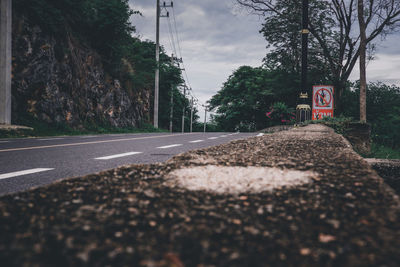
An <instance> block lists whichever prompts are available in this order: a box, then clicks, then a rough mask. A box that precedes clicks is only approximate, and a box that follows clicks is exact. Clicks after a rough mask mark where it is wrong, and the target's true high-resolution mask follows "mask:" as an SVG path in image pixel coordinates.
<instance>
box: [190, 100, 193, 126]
mask: <svg viewBox="0 0 400 267" xmlns="http://www.w3.org/2000/svg"><path fill="white" fill-rule="evenodd" d="M192 131H193V96H192V101H191V109H190V132H192Z"/></svg>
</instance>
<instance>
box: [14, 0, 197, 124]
mask: <svg viewBox="0 0 400 267" xmlns="http://www.w3.org/2000/svg"><path fill="white" fill-rule="evenodd" d="M13 8H14V12H13V14H14V17H15V19H16V21H18V20H21V19H23V21H24V22H23V23H27V24H29V25H30V26H31V27H35V26H37V27H38V28H39V29H40V34H41V35H42V36H49V37H50V38H53V39H54V40H55V41H54V43H55V45H54V44H53V43H52V42H50V44H49V46H50V47H51V48H50V49H54V52H55V54H56V58H57V61H59V62H58V63H60V64H62V63H66V64H68V65H71V58H72V59H74V58H75V55H73V52H72V51H71V44H68V42H71V40H74V41H73V43H74V44H73V45H74V46H75V47H74V48H76V47H78V48H77V49H78V50H79V49H80V47H85V48H88V49H90V50H92V51H94V52H96V54H98V55H99V56H100V58H101V63H102V66H103V67H104V71H105V75H104V78H101V79H104V81H103V82H102V83H103V84H115V83H114V80H118V81H119V84H120V85H121V89H122V90H124V91H125V92H126V94H127V95H128V97H129V98H130V103H132V106H133V105H135V106H136V105H137V106H138V108H136V109H137V110H140V112H138V113H143V112H144V113H145V114H144V116H140V118H139V119H137V120H136V121H140V124H142V123H145V124H146V123H151V118H152V109H153V108H152V103H153V100H152V99H153V95H154V72H155V67H156V62H155V44H154V43H153V42H152V41H142V40H140V39H139V38H137V37H135V36H134V33H135V26H134V25H133V24H132V20H133V21H134V18H135V16H140V12H139V11H137V10H132V9H131V6H130V5H129V1H128V0H57V1H54V0H14V1H13ZM30 32H31V31H28V33H30ZM25 34H26V33H25ZM16 36H17V35H16ZM42 39H44V40H49V39H48V38H47V39H46V38H42ZM32 42H33V41H32ZM32 42H31V43H32ZM76 43H78V46H76ZM35 45H36V46H38V45H40V46H42V45H43V44H41V43H38V44H35ZM45 46H46V47H47V44H46V45H45ZM34 53H35V52H34ZM21 54H22V53H21ZM20 57H21V55H20ZM89 57H90V56H89ZM160 57H161V59H160V78H161V83H160V109H161V110H164V111H165V112H162V113H161V114H160V119H159V125H160V126H161V127H162V128H164V129H167V128H168V126H169V111H170V94H171V93H172V92H173V94H174V102H175V105H174V115H175V116H174V128H175V130H178V129H179V125H180V123H178V120H179V118H180V117H181V113H182V109H183V107H184V106H185V107H186V110H188V109H189V101H188V99H186V98H185V97H184V96H183V94H182V93H181V92H180V91H179V90H178V89H177V88H179V86H180V85H181V84H182V83H183V78H182V75H181V70H180V69H179V68H178V67H177V66H175V65H173V64H171V60H170V57H169V56H167V55H166V54H165V52H164V50H163V49H161V55H160ZM66 58H69V59H68V60H65V59H66ZM36 60H37V61H40V59H36ZM80 60H83V61H85V60H86V58H82V59H80ZM21 62H22V63H23V64H24V63H25V62H23V61H21ZM77 62H78V64H79V60H78V61H77ZM52 63H53V62H52ZM58 63H57V62H54V64H58ZM95 64H97V63H95ZM20 65H21V64H20ZM25 65H26V64H25ZM32 65H34V64H32ZM97 67H99V66H97ZM100 67H101V66H100ZM78 68H79V67H78ZM85 68H87V67H86V66H85V67H84V69H85ZM101 68H102V67H101ZM59 69H65V68H64V67H60V68H59ZM35 72H36V71H35V70H33V71H31V73H35ZM52 72H55V71H52ZM47 73H49V72H47ZM71 73H72V75H74V69H73V68H72V71H71ZM18 74H19V73H18ZM43 76H45V75H43ZM92 76H96V73H94V74H93V75H92ZM97 76H98V75H97ZM100 76H101V75H100ZM19 78H20V77H19ZM23 78H25V77H23ZM74 78H76V79H85V78H84V77H78V76H77V77H74ZM46 79H47V80H42V81H36V80H35V83H36V82H37V83H38V84H39V85H38V86H35V88H27V89H23V90H25V91H24V92H23V93H24V94H25V95H24V96H23V97H20V95H18V94H20V91H22V90H20V89H19V88H13V91H14V92H17V91H18V93H15V96H16V98H17V101H16V102H21V103H17V104H18V108H16V110H17V112H18V113H21V116H15V117H16V118H17V121H14V123H18V122H20V123H23V121H24V123H25V124H27V122H26V121H28V124H30V123H29V121H30V119H29V118H30V117H34V118H35V120H39V121H40V120H42V117H43V116H41V115H40V114H39V115H38V114H32V112H31V111H32V110H39V109H40V108H37V107H38V106H40V107H47V106H48V104H47V103H45V104H42V103H41V101H43V98H44V97H43V96H42V95H41V93H37V92H31V93H29V94H27V93H25V92H26V91H29V90H31V91H32V90H37V89H36V88H38V87H39V88H40V87H46V86H47V87H51V86H52V85H49V84H54V83H56V86H55V87H57V88H55V89H53V88H50V89H48V88H47V87H46V90H44V89H41V90H42V91H49V90H50V91H51V90H54V91H57V90H59V89H58V88H59V87H63V88H64V89H62V90H65V91H66V92H72V93H69V94H71V95H73V94H74V93H75V91H74V90H75V87H76V86H75V87H74V85H73V84H68V83H67V84H65V82H64V81H63V82H61V84H57V83H58V81H56V82H54V78H53V80H51V77H50V78H49V77H47V78H46ZM31 80H32V79H31ZM49 81H51V82H49ZM15 84H16V85H15V86H19V85H20V84H21V83H15ZM25 84H26V83H25ZM31 84H33V83H30V85H31ZM93 84H94V85H93ZM98 84H99V82H98V81H96V82H94V83H92V84H90V85H89V86H86V87H85V88H86V89H85V90H93V92H96V93H92V94H91V95H92V98H96V99H90V100H88V99H85V100H84V99H81V98H82V97H81V96H79V97H80V99H79V102H82V104H81V105H80V106H79V107H78V108H76V107H74V109H72V110H73V111H70V110H68V112H59V113H60V115H59V116H58V118H63V119H62V120H64V121H62V120H61V124H64V123H65V124H67V126H68V127H73V128H76V126H77V125H72V124H71V123H70V122H69V121H68V118H70V117H71V116H72V117H73V118H75V117H77V116H79V117H81V119H80V120H79V122H78V124H79V125H78V126H79V127H78V128H79V129H81V128H82V126H83V127H84V128H86V129H93V127H100V128H107V129H108V128H109V127H115V125H117V124H118V123H116V122H115V121H114V122H112V123H111V124H110V120H112V118H111V117H112V116H117V115H108V113H109V111H110V110H111V111H110V114H113V113H112V112H116V111H118V110H120V109H119V108H118V105H123V102H124V100H123V99H124V96H122V97H120V98H122V99H117V98H118V97H110V98H111V99H113V100H111V101H112V102H113V103H110V101H109V102H107V103H104V99H100V98H99V93H98V89H97V88H95V87H96V86H97V87H98ZM93 86H95V87H93ZM101 86H103V85H101ZM32 87H34V86H33V85H32ZM105 87H107V85H105ZM77 90H79V88H78V89H77ZM82 90H83V89H82ZM112 90H113V89H111V90H110V94H115V92H113V91H112ZM86 94H87V93H86ZM77 97H78V96H75V98H77ZM100 97H102V96H100ZM33 98H35V99H33ZM29 101H30V102H29ZM73 101H75V102H76V99H75V100H73ZM22 102H23V103H22ZM28 102H29V103H28ZM39 102H40V103H39ZM85 102H86V103H85ZM114 102H115V103H114ZM125 102H126V101H125ZM30 103H36V104H34V105H35V106H34V107H33V108H32V107H31V106H32V105H33V104H30ZM105 104H107V105H108V106H110V107H109V108H107V110H106V107H105V106H104V105H105ZM30 105H31V106H30ZM46 105H47V106H46ZM85 106H86V107H89V108H86V109H85ZM21 107H22V109H21ZM97 107H100V109H97ZM62 108H63V107H61V109H62ZM43 109H45V108H42V109H41V110H39V111H38V112H41V114H44V117H45V118H48V117H50V119H48V121H50V120H51V121H55V122H56V123H55V125H54V126H57V125H59V124H60V120H59V119H54V118H53V117H52V112H51V110H50V112H49V110H47V109H46V110H43ZM27 110H28V112H27V113H28V114H22V113H24V112H26V111H27ZM123 110H127V108H124V109H123ZM71 112H72V113H73V112H75V113H73V114H72V115H71V114H69V113H71ZM96 112H97V113H96ZM196 112H197V110H195V114H196ZM64 113H65V114H64ZM93 113H96V114H95V115H94V117H96V116H97V117H99V118H98V119H96V118H94V119H90V120H89V121H87V117H88V116H87V114H93ZM101 114H105V116H106V118H104V116H103V115H101ZM135 114H136V113H135ZM91 116H92V117H93V115H91ZM107 116H108V117H107ZM118 116H119V115H118ZM132 116H134V115H132ZM132 116H131V117H132ZM54 117H56V116H55V115H54ZM196 117H197V116H196V115H195V118H196ZM64 118H67V119H64ZM110 118H111V119H110ZM33 123H34V122H33V121H32V123H31V124H33ZM56 124H57V125H56ZM135 124H136V125H137V124H138V123H135ZM113 125H114V126H113ZM120 125H121V126H117V127H129V122H128V123H127V121H125V122H121V123H120ZM126 125H128V126H126ZM57 127H58V126H57Z"/></svg>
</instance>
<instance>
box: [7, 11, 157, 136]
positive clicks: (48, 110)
mask: <svg viewBox="0 0 400 267" xmlns="http://www.w3.org/2000/svg"><path fill="white" fill-rule="evenodd" d="M13 20H14V21H13V82H12V108H13V122H14V123H18V122H19V121H20V119H21V117H22V116H25V115H27V114H28V115H32V116H33V117H35V118H38V119H39V120H42V121H45V122H47V123H58V124H66V125H68V126H70V127H73V128H84V127H85V126H88V125H104V126H114V127H127V126H131V127H136V126H138V124H139V123H140V122H142V121H146V120H147V119H148V114H149V109H150V90H149V89H148V88H147V89H146V88H143V89H140V90H134V89H133V88H127V87H128V86H129V85H127V86H125V85H124V84H123V83H122V82H120V81H119V80H116V79H113V78H112V77H111V76H110V75H108V74H107V73H106V72H105V70H104V67H103V64H102V58H101V57H100V56H99V55H98V54H97V53H96V52H95V51H94V50H93V49H91V48H90V47H89V46H87V45H85V44H84V42H81V41H80V40H78V39H77V38H75V37H74V36H73V35H72V34H70V33H65V35H64V36H63V37H57V38H56V37H53V36H49V35H47V34H46V33H44V32H43V31H42V30H41V29H40V28H39V27H38V26H31V25H29V23H27V21H26V20H25V19H24V18H21V17H18V15H14V18H13ZM130 87H132V86H130Z"/></svg>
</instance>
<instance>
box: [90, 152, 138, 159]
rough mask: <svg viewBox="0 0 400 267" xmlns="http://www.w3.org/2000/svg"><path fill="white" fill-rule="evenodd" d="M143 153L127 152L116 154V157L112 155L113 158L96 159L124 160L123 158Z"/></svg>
mask: <svg viewBox="0 0 400 267" xmlns="http://www.w3.org/2000/svg"><path fill="white" fill-rule="evenodd" d="M141 153H143V152H127V153H122V154H115V155H111V156H105V157H99V158H95V159H100V160H108V159H115V158H122V157H127V156H132V155H137V154H141Z"/></svg>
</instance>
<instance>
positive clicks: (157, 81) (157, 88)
mask: <svg viewBox="0 0 400 267" xmlns="http://www.w3.org/2000/svg"><path fill="white" fill-rule="evenodd" d="M173 6H174V4H173V3H172V2H171V4H169V5H166V4H165V2H164V4H163V8H167V7H173ZM156 13H157V14H156V74H155V82H154V117H153V120H154V128H158V104H159V96H160V95H159V93H160V17H169V13H168V12H167V15H166V16H165V15H163V16H162V15H161V6H160V0H157V8H156Z"/></svg>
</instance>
